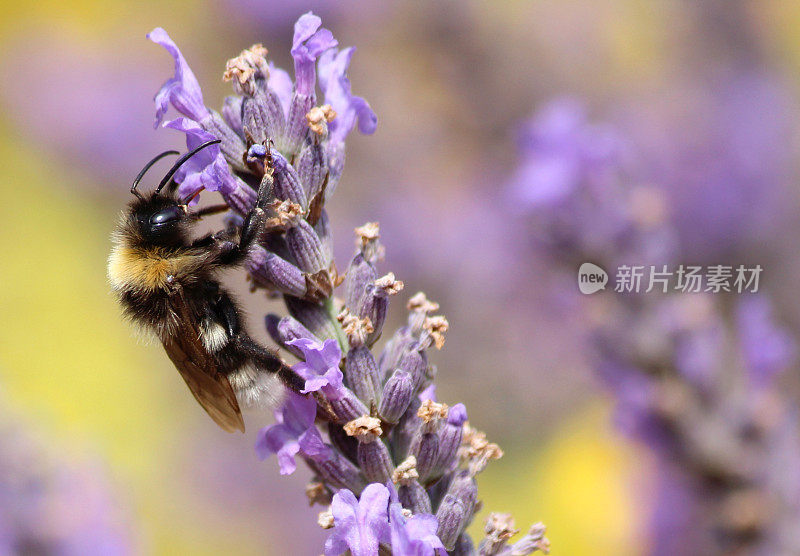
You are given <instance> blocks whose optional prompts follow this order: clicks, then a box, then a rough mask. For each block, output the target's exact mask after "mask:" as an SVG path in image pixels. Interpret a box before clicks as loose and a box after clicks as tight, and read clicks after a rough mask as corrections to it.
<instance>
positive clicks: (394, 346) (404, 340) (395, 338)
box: [378, 326, 416, 376]
mask: <svg viewBox="0 0 800 556" xmlns="http://www.w3.org/2000/svg"><path fill="white" fill-rule="evenodd" d="M415 342H416V340H415V339H414V337H413V336H412V335H411V332H410V329H409V327H407V326H403V327H401V328H398V329H397V330H396V331H395V333H394V334H393V335H392V337H391V338H390V339H389V341H388V342H386V345H385V346H384V347H383V351H382V352H381V355H380V357H379V358H378V367H379V368H380V371H381V373H382V374H383V375H384V376H385V375H386V374H387V373H389V372H390V371H393V370H394V369H395V368H397V364H398V363H399V362H400V357H402V355H403V353H405V351H406V350H407V349H409V348H410V347H411V346H412V345H413V344H414V343H415Z"/></svg>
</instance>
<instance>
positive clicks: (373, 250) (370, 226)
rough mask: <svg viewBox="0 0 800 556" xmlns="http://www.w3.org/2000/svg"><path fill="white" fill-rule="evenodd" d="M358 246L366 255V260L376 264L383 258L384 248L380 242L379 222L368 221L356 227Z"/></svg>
mask: <svg viewBox="0 0 800 556" xmlns="http://www.w3.org/2000/svg"><path fill="white" fill-rule="evenodd" d="M356 237H357V240H356V247H358V250H359V251H360V252H361V254H362V255H364V260H366V261H367V262H368V263H370V264H375V263H376V262H378V261H379V260H381V259H383V255H384V249H383V245H381V242H380V237H381V233H380V226H379V225H378V223H377V222H367V223H366V224H364V225H363V226H360V227H358V228H356Z"/></svg>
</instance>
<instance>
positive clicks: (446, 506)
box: [436, 471, 478, 550]
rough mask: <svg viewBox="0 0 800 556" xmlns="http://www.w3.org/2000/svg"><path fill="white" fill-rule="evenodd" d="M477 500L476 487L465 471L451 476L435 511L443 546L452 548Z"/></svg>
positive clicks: (469, 518)
mask: <svg viewBox="0 0 800 556" xmlns="http://www.w3.org/2000/svg"><path fill="white" fill-rule="evenodd" d="M477 501H478V487H477V486H476V485H475V481H474V480H473V479H472V477H470V475H469V474H468V473H467V472H466V471H462V472H459V473H458V474H457V475H456V476H454V477H453V479H452V481H451V482H450V486H449V487H448V489H447V494H445V496H444V498H443V499H442V502H441V504H440V505H439V510H438V511H437V512H436V517H437V519H438V520H439V530H438V535H439V538H440V539H442V542H443V543H444V546H445V548H447V549H448V550H452V549H453V548H454V546H455V542H456V539H457V538H458V535H460V534H461V533H462V532H463V530H464V528H465V527H466V526H467V525H468V524H469V522H470V520H471V519H472V514H473V511H474V510H475V504H476V503H477Z"/></svg>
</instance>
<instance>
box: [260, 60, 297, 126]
mask: <svg viewBox="0 0 800 556" xmlns="http://www.w3.org/2000/svg"><path fill="white" fill-rule="evenodd" d="M267 86H268V87H269V89H270V90H271V91H272V92H273V93H275V95H276V96H277V98H278V101H279V102H280V105H281V109H282V110H283V117H284V118H285V117H286V116H287V115H288V114H289V102H291V99H292V89H293V88H294V83H292V78H291V77H289V74H288V73H286V71H285V70H282V69H281V68H278V67H275V65H274V64H273V63H272V62H270V63H269V79H267Z"/></svg>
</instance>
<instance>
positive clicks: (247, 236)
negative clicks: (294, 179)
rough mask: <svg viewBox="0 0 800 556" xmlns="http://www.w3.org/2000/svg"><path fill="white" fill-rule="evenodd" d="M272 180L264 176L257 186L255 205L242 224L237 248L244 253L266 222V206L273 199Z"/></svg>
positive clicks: (270, 177) (268, 175)
mask: <svg viewBox="0 0 800 556" xmlns="http://www.w3.org/2000/svg"><path fill="white" fill-rule="evenodd" d="M274 196H275V193H274V191H273V180H272V176H271V175H270V174H265V175H264V177H263V178H262V179H261V183H260V184H259V186H258V197H257V198H256V204H255V206H254V207H253V210H251V211H250V212H249V213H248V214H247V216H246V217H245V219H244V223H243V224H242V235H241V240H240V242H239V246H240V248H241V249H242V250H243V251H246V250H247V248H248V247H249V246H250V244H251V243H252V242H253V241H255V239H256V238H257V237H258V234H259V232H261V230H263V229H264V224H265V223H266V220H267V205H269V202H270V201H271V200H272V199H273V198H274Z"/></svg>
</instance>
